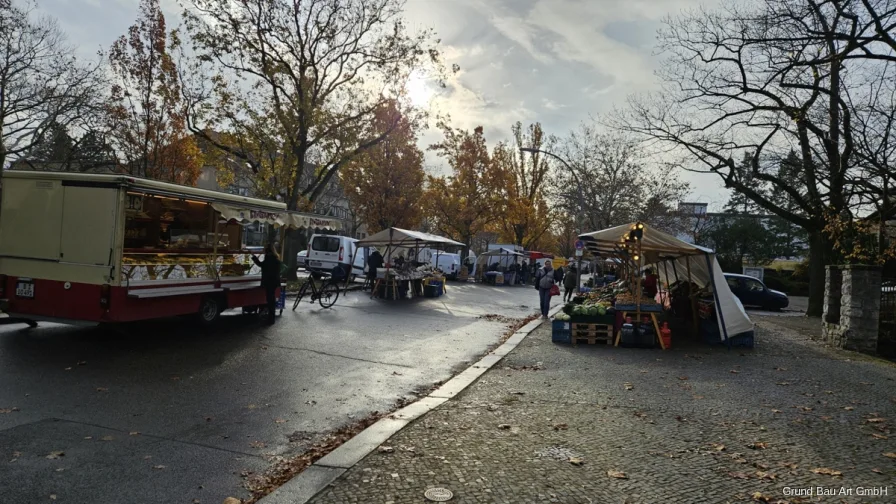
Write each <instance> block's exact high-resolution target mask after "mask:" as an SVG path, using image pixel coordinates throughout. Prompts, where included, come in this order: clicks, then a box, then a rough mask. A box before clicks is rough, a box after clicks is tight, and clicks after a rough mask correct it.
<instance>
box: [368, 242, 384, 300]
mask: <svg viewBox="0 0 896 504" xmlns="http://www.w3.org/2000/svg"><path fill="white" fill-rule="evenodd" d="M382 267H383V255H382V254H380V251H379V250H374V251H373V252H372V253H371V254H370V257H368V258H367V281H368V282H369V283H370V290H371V291H372V290H373V286H374V285H375V284H376V270H377V269H379V268H382Z"/></svg>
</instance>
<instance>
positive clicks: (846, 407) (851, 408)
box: [843, 406, 855, 411]
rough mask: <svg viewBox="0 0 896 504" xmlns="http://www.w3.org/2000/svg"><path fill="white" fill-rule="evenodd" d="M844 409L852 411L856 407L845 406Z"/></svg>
mask: <svg viewBox="0 0 896 504" xmlns="http://www.w3.org/2000/svg"><path fill="white" fill-rule="evenodd" d="M843 409H845V410H846V411H852V410H854V409H855V408H853V407H852V406H844V407H843Z"/></svg>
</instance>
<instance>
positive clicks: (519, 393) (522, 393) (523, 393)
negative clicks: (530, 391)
mask: <svg viewBox="0 0 896 504" xmlns="http://www.w3.org/2000/svg"><path fill="white" fill-rule="evenodd" d="M511 394H513V395H526V393H525V392H511Z"/></svg>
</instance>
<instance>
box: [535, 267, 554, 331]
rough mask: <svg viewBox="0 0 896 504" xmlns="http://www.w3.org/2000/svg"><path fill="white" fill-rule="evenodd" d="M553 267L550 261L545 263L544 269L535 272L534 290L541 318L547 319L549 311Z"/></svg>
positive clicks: (552, 284)
mask: <svg viewBox="0 0 896 504" xmlns="http://www.w3.org/2000/svg"><path fill="white" fill-rule="evenodd" d="M554 280H555V279H554V267H553V265H552V264H551V261H545V262H544V267H542V268H539V269H538V271H536V272H535V288H536V289H538V299H539V301H540V303H541V317H542V318H548V311H549V310H550V309H551V288H552V287H553V286H554Z"/></svg>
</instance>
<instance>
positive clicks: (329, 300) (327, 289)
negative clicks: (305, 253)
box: [292, 277, 340, 311]
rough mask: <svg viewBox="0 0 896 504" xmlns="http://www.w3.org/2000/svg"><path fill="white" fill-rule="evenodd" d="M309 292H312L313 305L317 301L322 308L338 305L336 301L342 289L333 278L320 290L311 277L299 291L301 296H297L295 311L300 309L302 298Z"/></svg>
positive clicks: (322, 285)
mask: <svg viewBox="0 0 896 504" xmlns="http://www.w3.org/2000/svg"><path fill="white" fill-rule="evenodd" d="M309 290H310V291H311V303H314V302H315V301H317V302H319V303H320V306H321V307H322V308H329V307H331V306H333V305H334V304H336V300H337V299H339V293H340V289H339V283H338V281H336V280H333V279H332V277H328V278H326V279H325V280H324V281H323V283H322V284H321V286H320V288H318V287H317V282H315V281H314V278H312V277H309V278H308V281H307V282H305V285H303V286H302V288H301V289H299V295H298V296H296V300H295V302H294V303H293V305H292V310H293V311H295V310H296V308H298V307H299V303H300V302H302V298H303V297H305V295H307V294H308V291H309Z"/></svg>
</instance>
